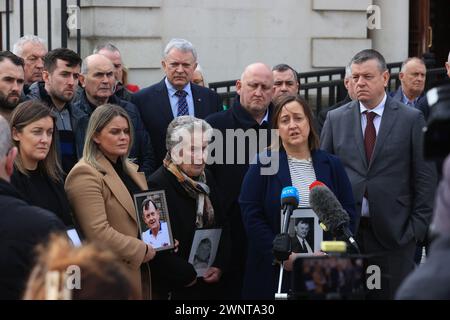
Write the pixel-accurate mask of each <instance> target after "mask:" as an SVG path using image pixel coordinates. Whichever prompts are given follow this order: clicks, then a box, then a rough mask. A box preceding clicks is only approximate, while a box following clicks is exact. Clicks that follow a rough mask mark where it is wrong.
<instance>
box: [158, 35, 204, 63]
mask: <svg viewBox="0 0 450 320" xmlns="http://www.w3.org/2000/svg"><path fill="white" fill-rule="evenodd" d="M172 49H178V50H180V51H182V52H191V53H192V55H193V56H194V60H195V61H194V62H197V58H198V57H197V50H195V48H194V45H193V44H192V43H190V42H189V41H187V40H185V39H177V38H174V39H171V40H170V41H169V43H168V44H167V45H166V47H165V48H164V59H166V58H167V56H168V55H169V52H170V50H172Z"/></svg>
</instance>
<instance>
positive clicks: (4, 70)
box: [0, 51, 25, 121]
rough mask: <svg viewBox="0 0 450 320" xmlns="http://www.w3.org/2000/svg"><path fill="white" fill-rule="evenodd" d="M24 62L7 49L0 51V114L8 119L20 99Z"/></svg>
mask: <svg viewBox="0 0 450 320" xmlns="http://www.w3.org/2000/svg"><path fill="white" fill-rule="evenodd" d="M23 67H24V62H23V59H22V58H19V57H18V56H16V55H15V54H12V53H11V52H9V51H1V52H0V115H2V116H3V117H4V118H5V119H6V120H7V121H9V119H10V116H11V112H12V111H13V109H14V108H15V107H16V106H17V104H18V103H19V101H20V93H21V92H22V88H23V84H24V81H25V80H24V71H23Z"/></svg>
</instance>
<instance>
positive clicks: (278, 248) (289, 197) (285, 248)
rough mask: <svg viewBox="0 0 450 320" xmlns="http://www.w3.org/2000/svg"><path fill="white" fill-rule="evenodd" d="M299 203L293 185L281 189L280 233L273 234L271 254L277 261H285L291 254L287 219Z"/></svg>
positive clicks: (296, 191)
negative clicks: (281, 217)
mask: <svg viewBox="0 0 450 320" xmlns="http://www.w3.org/2000/svg"><path fill="white" fill-rule="evenodd" d="M298 203H299V196H298V190H297V188H295V187H285V188H283V190H282V191H281V207H282V208H283V212H284V220H283V226H282V233H280V234H278V235H276V236H275V239H274V240H273V247H272V251H273V255H274V256H275V259H277V260H278V261H285V260H287V259H288V258H289V255H290V254H291V239H290V237H289V233H288V230H289V220H290V218H291V216H292V212H293V211H294V210H295V209H296V208H297V206H298Z"/></svg>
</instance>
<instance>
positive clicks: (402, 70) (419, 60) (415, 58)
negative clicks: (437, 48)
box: [400, 57, 427, 72]
mask: <svg viewBox="0 0 450 320" xmlns="http://www.w3.org/2000/svg"><path fill="white" fill-rule="evenodd" d="M412 60H416V61H417V62H419V63H420V64H421V65H423V66H424V67H425V69H426V68H427V66H426V65H425V61H423V60H422V59H420V58H418V57H410V58H408V59H406V60H405V61H403V62H402V67H401V68H400V72H405V69H406V65H407V64H408V62H410V61H412Z"/></svg>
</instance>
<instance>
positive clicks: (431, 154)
mask: <svg viewBox="0 0 450 320" xmlns="http://www.w3.org/2000/svg"><path fill="white" fill-rule="evenodd" d="M427 101H428V105H429V107H430V117H429V118H428V123H427V126H426V127H425V128H424V133H425V135H424V155H425V158H426V159H427V160H438V161H440V160H443V159H444V158H445V157H446V156H447V155H448V154H449V153H450V85H445V86H441V87H437V88H433V89H431V90H429V91H428V92H427Z"/></svg>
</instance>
